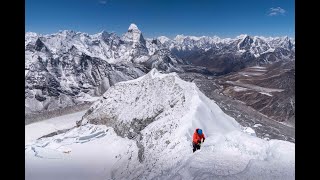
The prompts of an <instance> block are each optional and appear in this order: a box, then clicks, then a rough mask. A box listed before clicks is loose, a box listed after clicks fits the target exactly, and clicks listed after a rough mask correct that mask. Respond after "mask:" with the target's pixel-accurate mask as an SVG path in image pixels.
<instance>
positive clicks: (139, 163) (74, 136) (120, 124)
mask: <svg viewBox="0 0 320 180" xmlns="http://www.w3.org/2000/svg"><path fill="white" fill-rule="evenodd" d="M78 123H79V124H81V125H82V126H80V127H78V128H74V129H72V130H71V131H69V132H67V133H63V134H60V135H56V136H53V137H49V138H43V139H40V140H37V141H36V142H34V143H33V144H29V145H26V166H28V167H26V177H27V179H37V178H36V177H38V178H39V179H41V177H42V178H43V177H47V176H46V175H48V174H58V175H59V176H63V175H65V176H64V178H65V179H74V178H75V179H195V178H197V179H294V178H295V172H294V167H295V157H294V154H295V146H294V144H293V143H290V142H286V141H279V140H270V141H266V140H263V139H260V138H257V137H256V136H255V135H254V133H253V132H252V129H248V128H245V127H241V126H240V125H239V124H238V123H237V122H236V121H235V120H234V119H233V118H231V117H230V116H228V115H226V114H224V113H223V111H222V110H221V109H220V108H219V107H218V105H217V104H216V103H215V102H214V101H212V100H210V99H208V98H207V97H206V96H205V95H204V94H203V93H202V92H201V91H199V89H198V88H197V87H196V86H195V84H194V83H189V82H185V81H183V80H181V79H180V78H179V77H178V76H177V75H176V74H175V73H170V74H161V73H159V72H157V71H156V70H155V69H153V70H152V71H150V72H149V73H148V74H147V75H145V76H142V77H140V78H138V79H135V80H130V81H126V82H120V83H117V84H115V85H114V86H112V87H111V88H109V89H108V90H107V92H106V93H105V94H104V95H103V97H101V99H99V100H98V101H96V102H95V103H94V104H93V105H92V106H91V108H90V109H89V110H88V111H87V112H86V114H85V115H84V116H83V118H82V120H81V121H79V122H78ZM104 125H106V126H104ZM197 127H199V128H202V129H203V131H204V133H205V135H206V141H205V142H204V143H203V145H202V148H201V150H200V151H197V152H195V153H192V145H191V140H192V134H193V132H194V129H195V128H197ZM250 134H251V135H250ZM50 158H51V159H50ZM52 158H56V159H52ZM33 167H43V168H44V169H43V171H45V173H43V171H41V170H34V168H33ZM41 173H42V174H41Z"/></svg>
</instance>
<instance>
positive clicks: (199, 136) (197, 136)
mask: <svg viewBox="0 0 320 180" xmlns="http://www.w3.org/2000/svg"><path fill="white" fill-rule="evenodd" d="M205 139H206V138H205V137H204V133H203V132H202V129H199V128H197V129H196V130H195V131H194V133H193V138H192V145H193V152H195V151H196V150H197V149H200V146H201V140H202V142H204V140H205Z"/></svg>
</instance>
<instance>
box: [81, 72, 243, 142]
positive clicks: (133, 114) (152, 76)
mask: <svg viewBox="0 0 320 180" xmlns="http://www.w3.org/2000/svg"><path fill="white" fill-rule="evenodd" d="M203 102H207V103H208V104H207V105H205V104H203ZM202 106H204V109H206V110H203V109H202ZM205 106H212V108H214V109H216V111H210V108H208V107H205ZM89 111H90V113H88V114H87V115H86V116H85V117H84V120H85V121H84V122H94V123H98V124H107V125H111V126H113V127H114V128H119V127H121V128H119V129H118V132H119V131H120V129H122V130H124V129H126V130H127V131H129V132H130V131H133V132H134V131H136V128H137V127H135V126H132V123H136V122H135V121H139V123H138V124H139V125H143V126H144V125H145V127H146V126H147V125H148V124H149V123H151V124H152V122H156V121H158V120H160V121H162V122H165V121H166V123H168V124H170V123H169V122H171V123H173V124H179V125H182V126H184V125H186V124H188V125H189V127H188V131H185V132H186V133H188V135H189V136H190V137H191V134H192V133H193V130H194V129H195V128H196V126H195V125H201V124H202V122H201V121H203V120H201V119H202V118H204V117H203V116H207V117H205V119H207V121H208V122H207V125H204V124H203V125H201V126H203V129H204V131H206V132H207V134H208V135H209V134H210V132H214V133H217V132H229V131H232V130H241V129H240V125H239V124H238V123H237V122H236V121H235V120H234V119H233V118H231V117H229V116H227V115H226V114H224V113H223V112H222V110H221V109H220V108H219V107H218V106H217V105H216V104H215V103H213V102H212V101H211V100H209V99H208V98H207V97H205V95H204V94H202V92H201V91H200V90H199V89H198V88H197V87H196V85H195V84H194V83H190V82H186V81H183V80H181V79H180V78H179V77H178V76H177V74H176V73H169V74H162V73H160V72H158V71H157V70H156V69H152V70H151V71H150V72H149V73H148V74H146V75H144V76H142V77H140V78H137V79H135V80H130V81H126V82H120V83H117V84H115V86H113V87H111V88H110V89H109V90H108V91H107V92H106V93H105V94H104V95H103V98H102V99H101V100H100V101H98V102H96V103H95V104H94V105H92V107H91V108H90V110H89ZM218 114H221V117H220V118H214V117H216V116H218ZM190 117H192V118H191V119H189V118H190ZM98 119H99V120H98ZM100 120H101V121H100ZM183 121H184V122H185V123H182V122H183ZM188 121H189V122H188ZM179 122H180V123H179ZM190 123H191V124H190ZM183 124H184V125H183ZM192 124H194V125H192ZM139 128H141V127H139ZM177 128H178V126H177ZM171 129H172V128H171ZM122 130H121V131H122ZM141 130H143V129H141ZM116 131H117V130H116ZM122 133H125V134H126V133H127V132H125V131H123V132H122ZM135 133H139V132H135ZM126 135H127V134H126ZM126 135H125V136H126Z"/></svg>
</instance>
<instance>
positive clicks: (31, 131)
mask: <svg viewBox="0 0 320 180" xmlns="http://www.w3.org/2000/svg"><path fill="white" fill-rule="evenodd" d="M85 112H86V110H85V111H80V112H76V113H72V114H67V115H63V116H59V117H55V118H51V119H48V120H44V121H40V122H36V123H32V124H28V125H26V126H25V143H26V144H28V143H30V142H32V141H35V140H36V139H38V138H40V137H42V136H44V135H47V134H49V133H52V132H55V131H58V130H64V129H69V128H72V127H74V126H75V123H76V121H79V120H80V119H81V117H82V116H83V115H84V113H85Z"/></svg>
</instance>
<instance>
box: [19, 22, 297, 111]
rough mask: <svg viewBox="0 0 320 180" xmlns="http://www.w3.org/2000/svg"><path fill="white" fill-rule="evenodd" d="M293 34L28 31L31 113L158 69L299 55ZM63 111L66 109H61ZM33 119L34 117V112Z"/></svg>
mask: <svg viewBox="0 0 320 180" xmlns="http://www.w3.org/2000/svg"><path fill="white" fill-rule="evenodd" d="M294 52H295V41H294V39H290V38H288V37H275V38H265V37H258V36H254V37H251V36H248V35H240V36H238V37H236V38H233V39H231V38H226V39H221V38H219V37H208V36H202V37H194V36H183V35H178V36H176V37H175V38H174V39H169V38H167V37H164V36H160V37H158V38H154V39H148V38H145V37H144V36H143V35H142V33H141V31H140V30H139V29H138V27H137V26H136V25H135V24H131V25H130V26H129V28H128V31H127V32H126V33H125V34H123V35H122V36H118V35H116V34H115V33H109V32H106V31H103V32H101V33H98V34H94V35H88V34H86V33H81V32H75V31H66V30H65V31H60V32H58V33H55V34H50V35H40V34H36V33H31V32H28V33H26V35H25V102H26V103H25V109H26V115H28V114H31V115H32V114H36V113H40V112H45V111H51V112H58V111H59V109H65V108H66V107H76V106H80V105H83V104H86V103H88V104H90V103H91V102H93V101H95V100H96V99H97V97H98V96H100V95H102V94H103V93H104V92H105V91H106V90H107V89H108V88H110V87H111V86H113V85H114V84H115V83H117V82H121V81H127V80H132V79H136V78H138V77H140V76H142V75H144V74H146V73H147V72H149V71H150V70H151V69H152V68H156V69H158V70H160V71H163V72H179V73H181V72H189V71H192V72H200V73H204V74H211V75H222V74H226V73H229V72H233V71H238V70H239V69H242V68H245V67H247V66H252V65H256V64H266V63H267V64H268V63H273V62H278V61H285V62H286V61H293V60H294V59H295V54H294ZM59 113H63V112H59ZM31 117H32V116H31Z"/></svg>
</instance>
